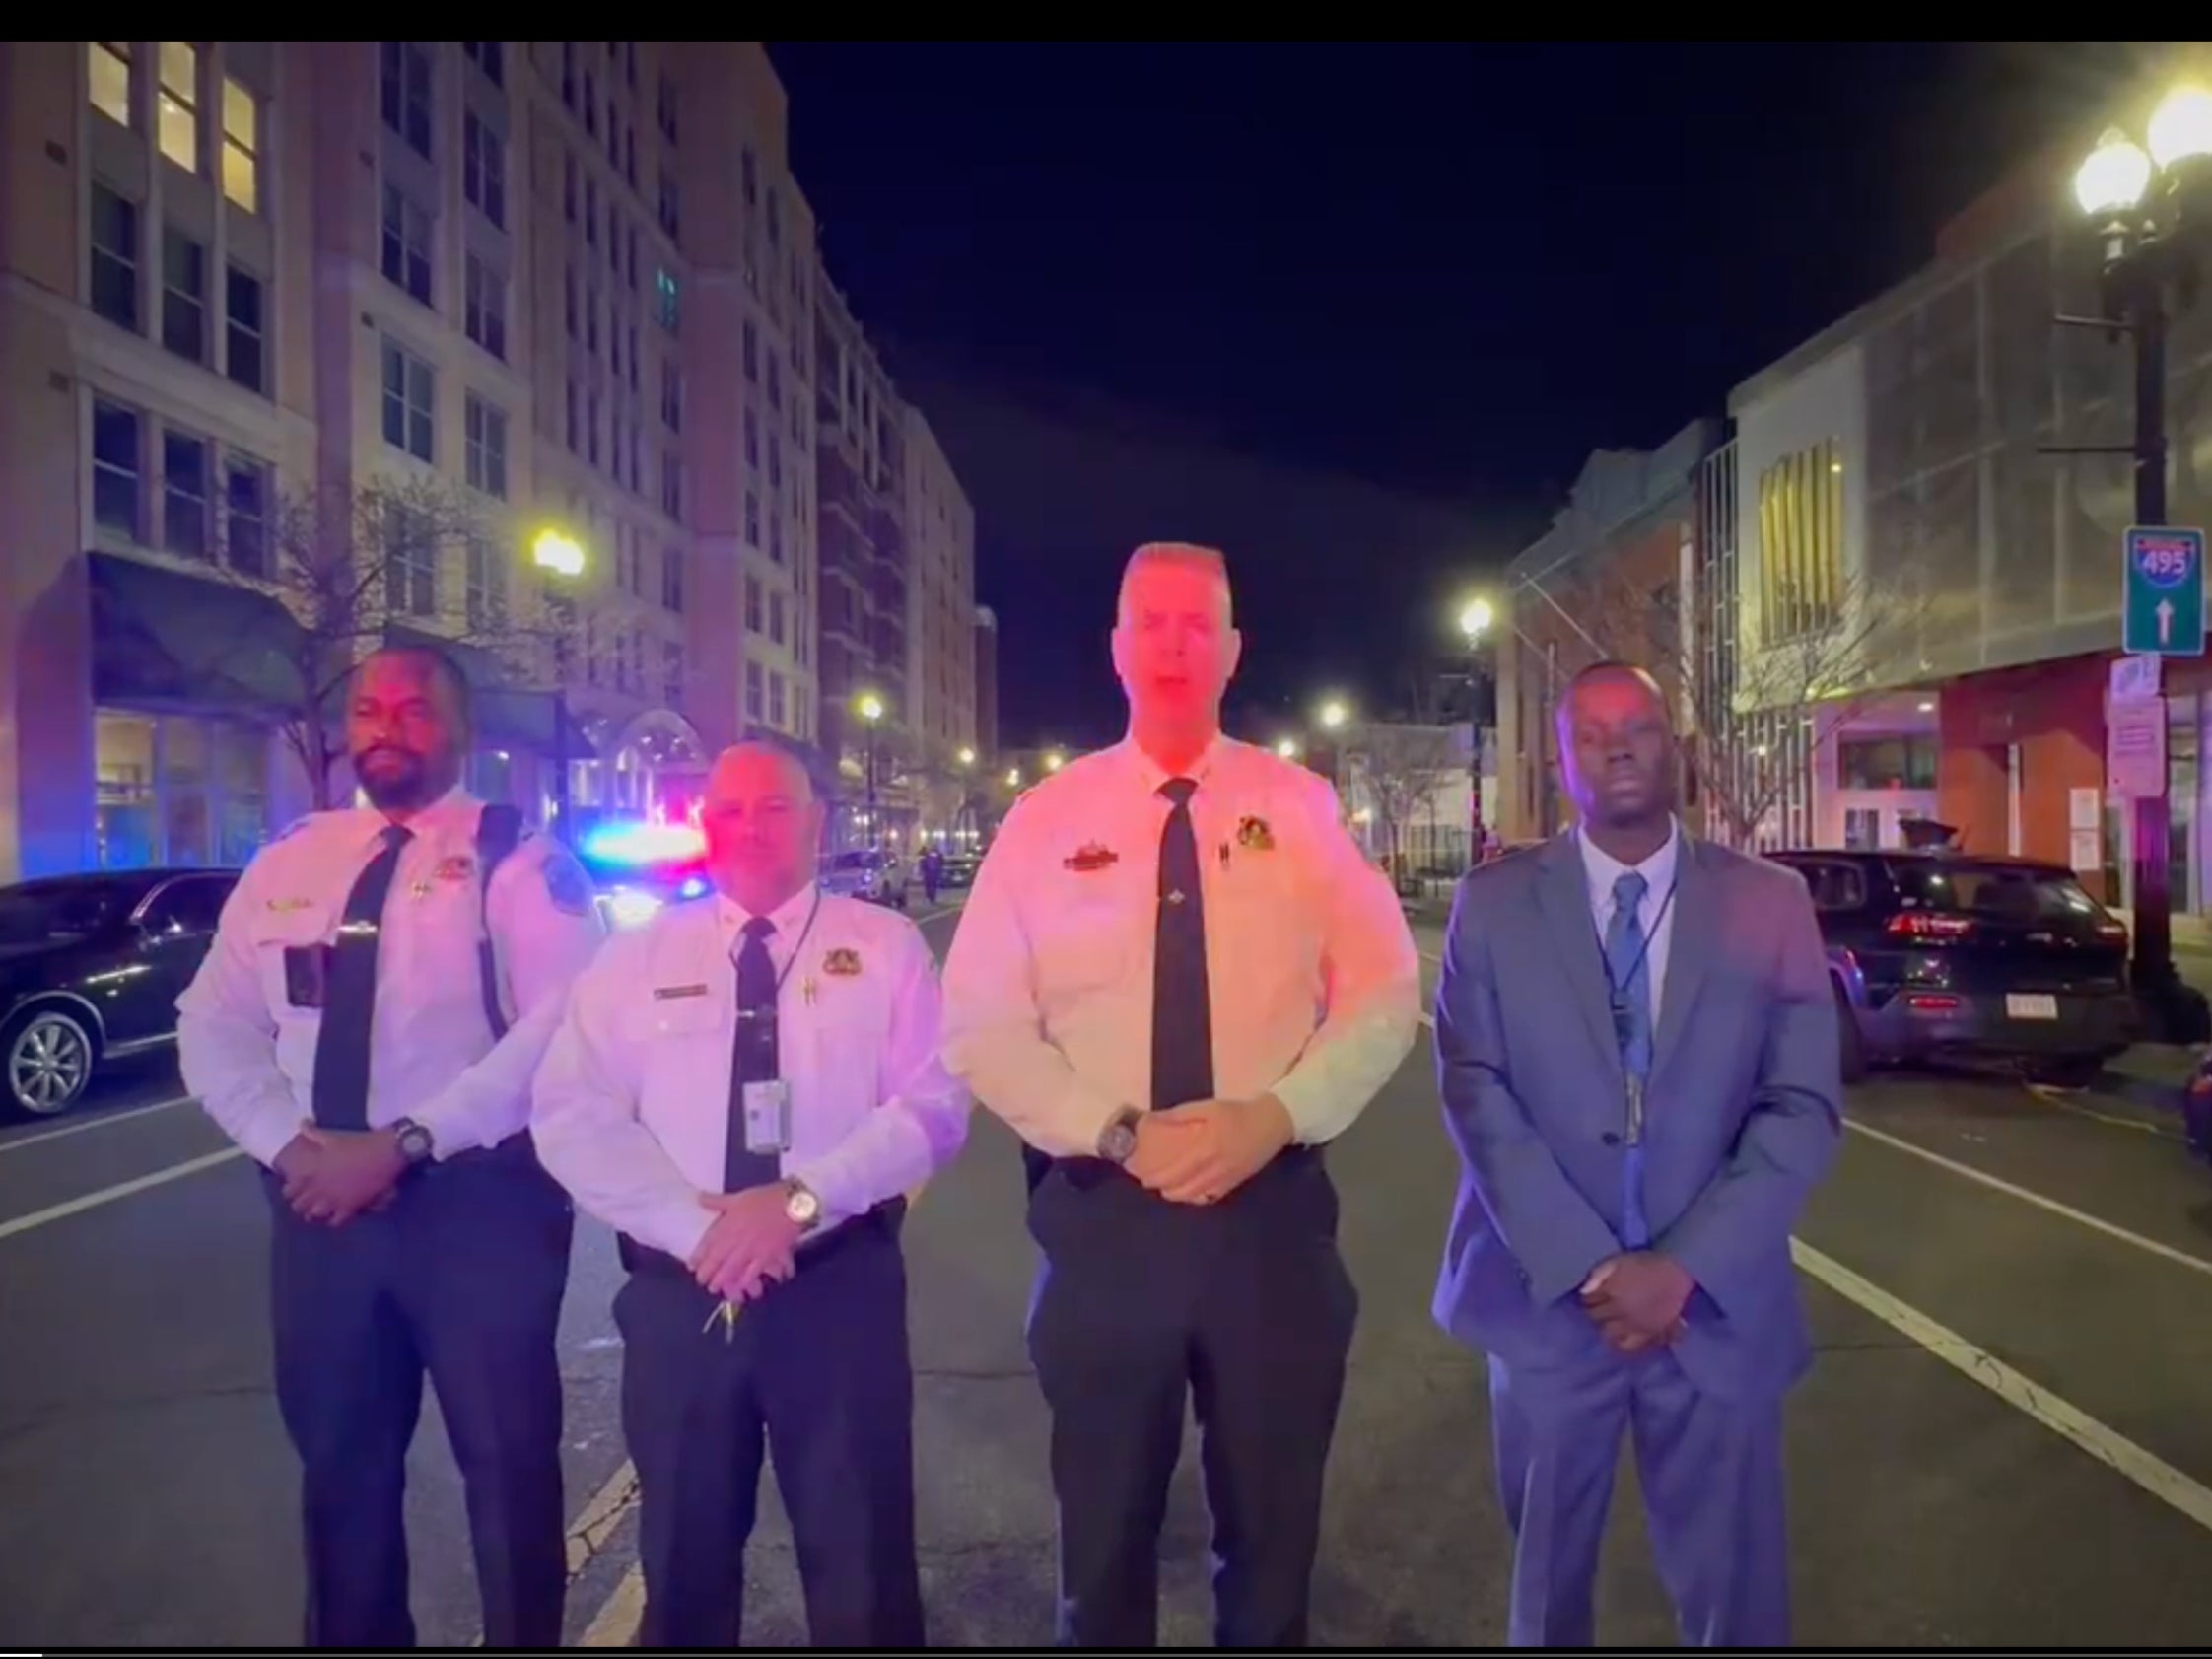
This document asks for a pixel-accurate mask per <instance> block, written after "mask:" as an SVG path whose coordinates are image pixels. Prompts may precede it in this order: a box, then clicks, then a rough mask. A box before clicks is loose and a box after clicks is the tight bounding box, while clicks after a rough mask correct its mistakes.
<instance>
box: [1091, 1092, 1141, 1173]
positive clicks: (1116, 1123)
mask: <svg viewBox="0 0 2212 1659" xmlns="http://www.w3.org/2000/svg"><path fill="white" fill-rule="evenodd" d="M1142 1116H1143V1114H1142V1113H1141V1112H1139V1111H1138V1110H1137V1108H1136V1107H1134V1106H1124V1107H1123V1108H1122V1109H1121V1110H1120V1111H1119V1112H1116V1113H1115V1114H1114V1116H1113V1120H1112V1121H1111V1122H1110V1123H1108V1124H1107V1126H1106V1127H1105V1128H1104V1129H1102V1130H1100V1131H1099V1132H1098V1155H1099V1156H1100V1157H1102V1158H1104V1159H1105V1160H1106V1161H1107V1162H1108V1163H1116V1164H1120V1163H1127V1162H1129V1160H1130V1158H1131V1157H1132V1156H1133V1155H1134V1154H1135V1153H1136V1151H1137V1125H1138V1123H1139V1121H1140V1120H1141V1118H1142Z"/></svg>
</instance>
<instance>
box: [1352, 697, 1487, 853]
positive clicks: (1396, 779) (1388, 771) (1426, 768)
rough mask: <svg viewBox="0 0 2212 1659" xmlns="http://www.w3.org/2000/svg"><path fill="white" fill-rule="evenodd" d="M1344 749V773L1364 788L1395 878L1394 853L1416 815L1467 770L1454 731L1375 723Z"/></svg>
mask: <svg viewBox="0 0 2212 1659" xmlns="http://www.w3.org/2000/svg"><path fill="white" fill-rule="evenodd" d="M1345 747H1346V751H1347V756H1346V758H1347V759H1348V762H1349V765H1348V768H1347V770H1348V772H1349V773H1350V774H1351V776H1352V777H1353V778H1355V779H1356V780H1357V781H1358V782H1359V784H1360V785H1361V786H1362V787H1363V790H1364V792H1365V795H1366V796H1367V800H1368V803H1369V805H1370V807H1371V809H1372V810H1373V812H1374V814H1375V823H1376V826H1377V827H1378V828H1379V829H1380V830H1381V831H1382V841H1383V852H1384V853H1385V855H1386V856H1387V859H1388V863H1389V866H1390V869H1391V871H1392V873H1393V875H1399V874H1401V873H1402V872H1401V871H1400V870H1399V867H1398V855H1399V851H1400V848H1401V846H1402V845H1403V842H1404V837H1405V832H1406V830H1407V829H1408V828H1409V827H1410V826H1411V825H1412V823H1413V822H1414V819H1415V816H1416V815H1417V813H1418V812H1419V810H1420V808H1421V806H1422V804H1423V803H1424V802H1426V801H1428V800H1431V799H1433V798H1434V796H1435V795H1436V792H1437V791H1438V790H1439V789H1442V788H1445V787H1446V786H1448V785H1451V784H1454V783H1456V782H1458V781H1459V779H1460V778H1461V777H1462V776H1463V775H1464V773H1465V772H1466V769H1467V758H1466V756H1465V755H1463V754H1462V753H1461V752H1460V747H1459V738H1458V733H1457V732H1456V731H1455V730H1454V728H1453V727H1451V726H1435V725H1429V724H1426V723H1422V724H1406V725H1399V724H1395V723H1387V722H1374V723H1371V724H1368V725H1364V726H1359V727H1358V728H1356V729H1355V730H1354V731H1353V732H1352V734H1351V736H1350V739H1349V741H1348V742H1347V744H1346V745H1345Z"/></svg>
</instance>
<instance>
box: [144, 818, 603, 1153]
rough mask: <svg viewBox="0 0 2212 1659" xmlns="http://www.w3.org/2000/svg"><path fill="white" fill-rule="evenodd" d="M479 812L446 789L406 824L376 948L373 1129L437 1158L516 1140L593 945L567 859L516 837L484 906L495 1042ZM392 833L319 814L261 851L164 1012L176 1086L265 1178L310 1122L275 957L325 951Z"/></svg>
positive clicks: (307, 1089) (303, 1060) (295, 1027)
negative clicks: (410, 1129) (296, 949)
mask: <svg viewBox="0 0 2212 1659" xmlns="http://www.w3.org/2000/svg"><path fill="white" fill-rule="evenodd" d="M483 806H484V803H483V802H482V801H480V800H478V799H476V798H475V797H474V796H472V795H468V794H466V793H464V792H463V791H460V790H457V789H456V790H453V791H450V792H449V793H448V794H447V795H444V796H443V797H441V798H440V799H439V800H438V801H437V802H436V803H435V804H433V805H431V806H429V807H426V808H425V809H424V810H423V811H421V812H419V813H417V814H416V815H415V817H414V818H413V819H411V820H410V821H409V822H408V825H407V828H408V829H409V830H411V831H412V832H413V837H412V839H411V840H409V841H408V843H407V844H406V845H405V846H404V847H403V848H402V849H401V850H400V854H399V867H398V871H397V874H396V875H395V876H394V878H393V880H392V884H391V891H390V894H389V896H388V898H387V899H386V901H385V904H384V911H383V926H382V930H381V932H380V934H379V937H378V944H377V1002H376V1014H375V1019H374V1023H373V1024H372V1026H371V1036H370V1063H369V1125H370V1127H371V1128H373V1129H382V1128H387V1127H389V1126H390V1125H391V1124H393V1123H395V1122H397V1121H398V1120H399V1119H401V1118H411V1119H413V1120H414V1121H415V1122H416V1123H419V1124H421V1125H422V1126H423V1127H424V1128H425V1129H427V1130H429V1131H430V1135H431V1144H432V1146H433V1148H434V1153H435V1155H436V1156H437V1157H439V1158H440V1159H445V1158H449V1157H451V1156H452V1155H453V1154H454V1153H456V1152H465V1151H468V1150H471V1149H472V1148H476V1147H481V1146H492V1145H497V1144H498V1143H499V1142H500V1141H504V1140H506V1139H507V1138H508V1137H509V1136H511V1135H515V1134H518V1133H519V1132H520V1131H521V1129H522V1128H523V1127H524V1126H525V1125H526V1124H527V1123H528V1121H529V1091H530V1077H531V1075H532V1073H533V1072H535V1071H536V1070H537V1063H538V1060H539V1058H540V1057H541V1056H542V1055H543V1054H544V1052H545V1045H546V1044H547V1043H548V1042H549V1041H550V1040H551V1039H552V1036H553V1031H554V1027H555V1026H556V1025H557V1024H558V1022H559V1020H560V1016H561V1004H562V1000H563V998H564V997H565V996H566V994H567V991H568V988H569V983H570V982H571V981H572V980H574V979H575V978H576V976H577V975H578V974H579V973H581V972H582V971H583V969H584V965H585V964H586V963H587V962H588V961H590V959H591V957H592V954H593V952H595V951H596V950H597V949H598V947H599V941H600V939H601V937H602V936H603V934H604V931H605V930H604V928H603V926H602V925H601V923H600V920H599V915H598V910H597V907H596V906H595V905H593V904H592V903H591V900H590V891H591V884H590V880H589V878H588V876H586V875H585V873H584V870H583V867H582V866H581V865H580V864H577V862H576V860H575V858H574V856H573V855H571V854H570V853H569V852H568V850H567V849H566V848H564V847H562V846H561V845H560V844H559V843H558V842H556V841H553V840H551V839H549V838H547V837H545V836H540V835H530V836H525V837H524V838H523V839H522V841H521V843H520V844H519V845H518V847H517V848H516V849H515V851H514V853H513V854H512V855H511V856H510V857H509V858H508V859H507V861H506V862H505V863H504V864H501V865H500V867H499V868H498V869H497V870H496V871H494V872H493V875H492V885H491V892H490V894H489V901H490V902H489V919H490V924H491V934H492V941H493V955H494V958H495V959H496V961H497V963H498V965H499V975H500V980H501V982H502V983H501V987H500V990H501V1003H502V1012H503V1013H505V1014H506V1016H507V1018H508V1021H509V1029H508V1032H507V1035H506V1036H505V1037H502V1038H500V1039H499V1040H498V1042H496V1043H495V1042H494V1041H493V1039H492V1030H491V1022H490V1021H489V1020H488V1019H487V1018H486V1017H485V1014H484V996H483V989H482V986H483V975H482V970H481V967H480V964H479V961H478V954H477V947H478V945H479V944H480V943H481V942H482V940H483V937H484V923H485V918H486V902H485V901H486V895H485V893H484V890H483V883H482V879H481V877H480V875H479V874H478V872H477V868H476V824H477V819H478V818H479V816H480V815H481V814H482V812H483ZM388 823H389V820H387V819H386V818H385V817H384V815H383V814H382V813H381V812H378V811H373V810H370V809H368V808H365V807H364V808H346V809H342V810H339V811H334V812H316V813H313V814H311V816H309V817H306V818H303V819H302V820H301V821H300V822H299V823H297V824H295V825H294V826H293V827H292V828H291V829H290V830H288V831H286V832H285V834H284V835H282V836H280V837H279V838H278V839H277V840H275V841H273V842H271V843H270V844H269V845H268V846H266V847H264V848H262V849H261V851H260V852H258V853H256V854H255V855H254V857H253V862H252V863H251V864H248V865H246V868H245V873H244V874H243V875H242V876H241V877H240V878H239V884H238V886H237V888H236V889H235V890H234V891H233V892H232V894H231V898H230V902H229V903H228V904H226V905H225V906H224V908H223V917H222V921H221V922H220V924H219V925H218V926H217V928H216V931H215V942H214V943H213V945H211V946H210V947H209V950H208V954H207V959H206V961H204V962H203V963H201V965H200V971H199V974H198V976H197V977H196V978H195V979H194V980H193V981H192V983H191V985H190V986H189V987H187V988H186V990H185V992H184V994H183V996H181V997H179V998H178V999H177V1002H176V1011H177V1027H176V1040H177V1051H178V1057H179V1059H180V1060H181V1062H182V1067H183V1072H184V1086H185V1087H186V1088H188V1089H190V1090H191V1091H192V1093H194V1094H195V1095H197V1096H199V1098H200V1101H201V1103H202V1104H203V1105H204V1106H205V1107H206V1108H207V1111H208V1114H209V1115H210V1116H211V1117H213V1118H214V1119H215V1121H216V1122H217V1123H218V1124H220V1125H221V1126H222V1128H223V1132H224V1133H225V1134H226V1135H228V1136H229V1137H230V1138H231V1139H232V1140H233V1141H236V1142H237V1143H238V1144H239V1145H240V1146H241V1147H242V1148H244V1150H245V1151H246V1152H247V1153H248V1154H249V1155H250V1156H252V1157H254V1158H257V1159H259V1160H260V1161H261V1162H262V1163H264V1164H273V1163H274V1162H275V1161H276V1155H277V1154H278V1153H279V1152H281V1151H283V1150H284V1148H285V1146H286V1145H287V1144H288V1143H289V1142H290V1141H292V1139H293V1137H294V1136H296V1135H298V1134H299V1133H300V1131H301V1130H302V1129H304V1128H306V1127H308V1125H310V1124H311V1123H312V1122H313V1121H314V1101H313V1085H314V1051H315V1040H316V1038H317V1036H318V1035H319V1034H320V1032H321V1030H322V1012H321V1010H320V1009H317V1008H296V1007H294V1006H292V1003H291V998H290V997H289V995H288V994H287V991H286V986H285V971H284V953H285V951H286V950H287V949H289V948H291V947H293V946H300V945H320V944H327V943H329V942H330V941H331V940H332V939H334V938H335V937H336V936H337V930H338V924H339V923H340V921H342V920H343V919H344V916H345V910H346V898H347V896H348V895H349V894H350V893H351V892H352V891H353V884H354V881H355V880H356V878H358V877H359V876H360V874H361V872H362V870H364V869H365V868H367V867H368V865H369V864H370V863H371V862H372V861H373V860H375V859H376V857H377V856H378V855H379V854H380V852H381V851H382V850H383V841H382V836H383V832H384V830H385V829H386V828H387V827H388ZM579 894H581V895H582V896H583V902H582V904H581V905H579V904H578V903H577V902H576V899H577V895H579Z"/></svg>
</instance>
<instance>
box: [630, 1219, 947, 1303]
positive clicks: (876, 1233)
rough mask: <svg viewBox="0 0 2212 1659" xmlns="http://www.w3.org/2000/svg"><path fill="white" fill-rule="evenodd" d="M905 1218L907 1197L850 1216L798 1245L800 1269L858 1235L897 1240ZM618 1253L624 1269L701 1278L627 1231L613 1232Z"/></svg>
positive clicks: (689, 1280)
mask: <svg viewBox="0 0 2212 1659" xmlns="http://www.w3.org/2000/svg"><path fill="white" fill-rule="evenodd" d="M905 1222H906V1200H905V1199H903V1198H895V1199H892V1200H890V1201H889V1202H888V1203H885V1204H879V1205H877V1206H876V1207H875V1208H874V1209H873V1210H863V1211H861V1213H860V1214H858V1215H856V1216H854V1217H853V1218H852V1219H851V1220H849V1221H845V1222H842V1223H840V1224H839V1225H837V1226H835V1227H832V1228H831V1229H830V1230H829V1231H828V1232H826V1233H824V1234H822V1235H821V1237H819V1238H815V1239H808V1240H806V1241H805V1242H803V1243H801V1244H800V1245H799V1247H798V1270H799V1272H801V1273H804V1272H805V1271H806V1270H807V1269H809V1268H812V1267H816V1266H818V1265H819V1264H821V1263H822V1262H825V1261H827V1260H828V1259H829V1258H830V1257H832V1256H834V1255H836V1254H837V1253H838V1252H839V1251H840V1250H842V1249H844V1248H845V1247H846V1246H847V1245H849V1244H851V1243H852V1242H853V1241H854V1240H855V1239H863V1238H867V1239H875V1240H878V1241H882V1242H889V1243H896V1242H897V1241H898V1236H899V1229H900V1228H901V1227H902V1226H903V1225H905ZM614 1249H615V1254H616V1255H617V1256H619V1257H620V1258H621V1260H622V1271H623V1272H625V1273H631V1274H657V1275H658V1276H660V1277H661V1278H663V1279H671V1278H672V1279H682V1280H683V1281H684V1282H685V1283H686V1284H693V1285H696V1284H697V1283H698V1282H699V1280H698V1279H696V1278H695V1277H694V1276H693V1274H692V1271H691V1269H690V1267H689V1266H688V1265H686V1264H685V1263H683V1262H680V1261H678V1260H677V1259H676V1258H675V1257H673V1256H671V1255H669V1254H668V1252H667V1251H665V1250H656V1249H655V1248H654V1247H653V1246H652V1245H650V1244H640V1243H639V1242H638V1241H637V1240H636V1239H634V1238H632V1237H631V1236H630V1235H629V1234H628V1233H617V1234H615V1236H614Z"/></svg>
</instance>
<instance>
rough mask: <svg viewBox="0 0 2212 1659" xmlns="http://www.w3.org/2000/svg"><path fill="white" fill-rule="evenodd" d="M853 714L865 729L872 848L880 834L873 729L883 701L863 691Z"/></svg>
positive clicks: (855, 702)
mask: <svg viewBox="0 0 2212 1659" xmlns="http://www.w3.org/2000/svg"><path fill="white" fill-rule="evenodd" d="M853 712H854V713H855V714H857V715H859V716H860V717H861V721H862V723H863V724H864V726H866V728H867V759H866V764H867V844H868V845H869V846H870V847H873V846H874V845H875V844H876V840H877V837H878V836H879V834H880V833H881V831H880V828H879V826H878V824H877V822H876V819H877V817H878V814H877V812H876V810H875V727H876V725H877V724H878V723H879V722H880V721H881V720H882V719H883V699H882V698H880V697H878V696H876V695H875V693H874V692H872V691H864V692H862V693H861V695H860V696H859V697H858V698H856V699H855V700H854V703H853Z"/></svg>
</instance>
